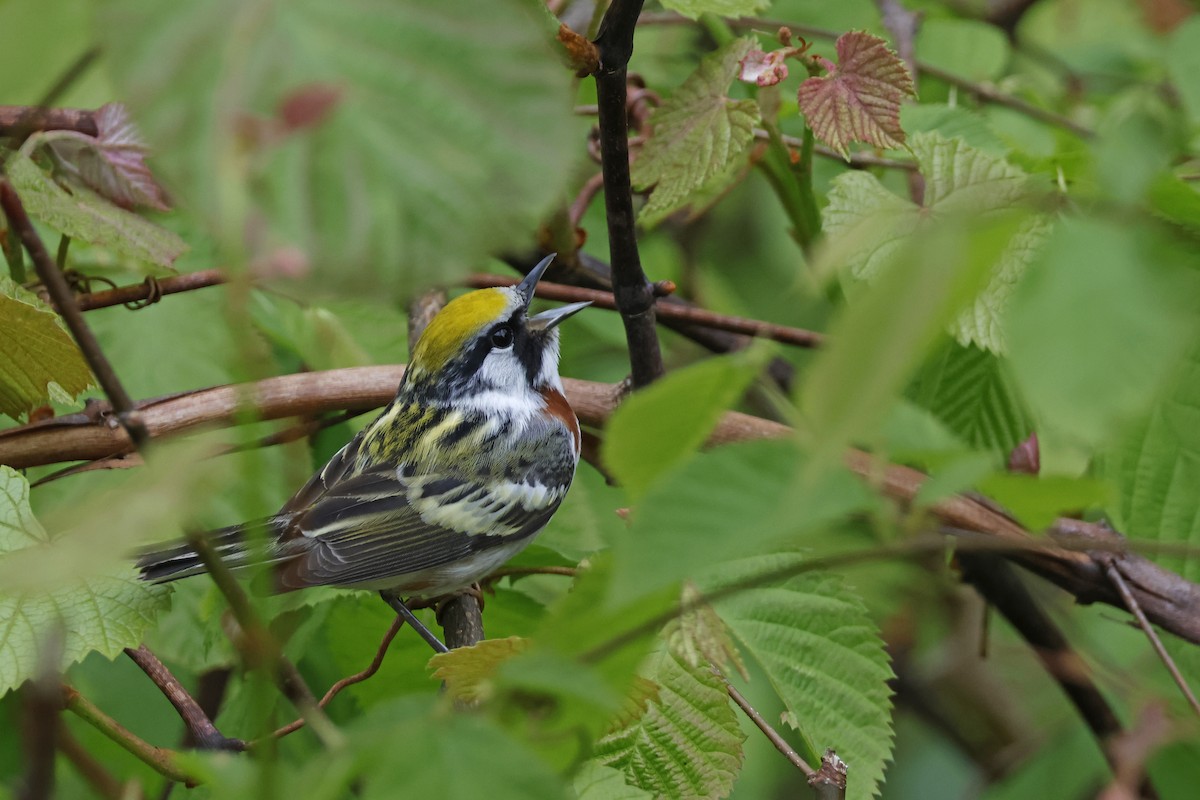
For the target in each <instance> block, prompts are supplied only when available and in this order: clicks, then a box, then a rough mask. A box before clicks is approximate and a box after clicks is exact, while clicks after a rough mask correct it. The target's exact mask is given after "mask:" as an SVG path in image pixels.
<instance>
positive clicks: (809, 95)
mask: <svg viewBox="0 0 1200 800" xmlns="http://www.w3.org/2000/svg"><path fill="white" fill-rule="evenodd" d="M837 59H838V62H837V64H832V63H830V62H829V61H827V60H825V59H823V58H819V59H818V60H819V61H820V62H822V63H823V64H824V66H825V68H826V69H827V70H828V71H829V74H828V75H824V76H821V77H812V78H809V79H808V80H806V81H805V82H804V83H802V84H800V92H799V95H798V96H797V100H798V102H799V104H800V111H801V112H802V113H803V114H804V118H805V121H806V122H807V123H808V126H809V127H810V128H812V131H813V134H815V135H816V137H817V138H818V139H820V140H821V141H823V142H825V143H826V144H828V145H829V146H830V147H832V148H833V149H834V150H837V151H838V152H839V153H841V154H842V157H844V158H849V155H850V150H849V144H850V142H866V143H868V144H873V145H875V146H876V147H902V146H903V145H904V129H903V128H901V127H900V104H901V103H902V102H904V100H905V99H906V98H909V97H915V96H916V90H915V89H914V88H913V79H912V76H911V75H909V74H908V68H907V67H906V66H904V62H903V61H901V60H900V57H899V56H898V55H896V54H895V53H894V52H892V51H891V50H890V49H889V48H888V45H887V42H886V41H885V40H883V39H881V38H879V37H878V36H874V35H872V34H869V33H866V32H864V31H850V32H849V33H844V34H842V35H841V36H839V37H838V40H837Z"/></svg>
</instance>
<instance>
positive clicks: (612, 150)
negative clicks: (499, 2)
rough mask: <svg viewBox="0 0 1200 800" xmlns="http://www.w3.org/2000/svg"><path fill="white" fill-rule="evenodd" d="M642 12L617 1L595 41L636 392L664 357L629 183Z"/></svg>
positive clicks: (608, 204) (612, 238) (621, 299)
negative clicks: (636, 40)
mask: <svg viewBox="0 0 1200 800" xmlns="http://www.w3.org/2000/svg"><path fill="white" fill-rule="evenodd" d="M641 11H642V0H613V4H612V5H611V6H609V9H608V12H607V13H606V14H605V15H604V21H603V22H602V23H601V24H600V33H599V34H598V35H597V36H596V40H595V44H596V47H597V49H598V50H599V52H600V69H599V70H598V71H597V72H596V75H595V77H596V99H597V105H598V106H599V111H600V157H601V161H602V164H601V166H602V169H603V171H604V208H605V216H606V218H607V221H608V249H609V257H610V259H611V260H612V264H613V294H614V295H615V297H616V301H617V308H618V309H619V310H620V312H621V320H622V322H624V323H625V337H626V339H627V340H628V342H629V363H630V366H631V368H632V370H633V384H634V386H645V385H646V384H648V383H650V382H651V381H653V380H654V379H656V378H657V377H659V376H660V375H662V373H663V361H662V352H661V351H660V350H659V345H658V333H657V331H656V330H655V328H654V292H653V289H652V288H651V285H650V282H649V281H648V280H646V274H645V273H644V272H643V271H642V262H641V257H640V256H639V255H638V246H637V232H636V230H635V229H634V215H633V189H632V187H631V185H630V182H629V133H628V130H629V125H628V121H627V119H626V107H625V99H626V97H625V94H626V80H627V78H628V66H629V58H630V56H632V55H633V32H634V30H636V28H637V19H638V15H639V14H640V13H641Z"/></svg>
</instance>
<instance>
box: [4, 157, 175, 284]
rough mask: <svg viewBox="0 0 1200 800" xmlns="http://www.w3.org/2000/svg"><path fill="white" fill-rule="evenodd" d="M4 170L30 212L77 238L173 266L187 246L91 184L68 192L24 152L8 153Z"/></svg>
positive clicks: (138, 258)
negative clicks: (95, 189)
mask: <svg viewBox="0 0 1200 800" xmlns="http://www.w3.org/2000/svg"><path fill="white" fill-rule="evenodd" d="M5 172H6V173H7V174H8V179H9V181H11V182H12V185H13V188H14V189H16V190H17V194H19V195H20V196H21V202H22V203H24V205H25V210H26V211H28V212H29V216H30V217H31V218H32V219H33V220H35V221H36V222H43V223H45V224H46V225H48V226H50V227H51V228H53V229H54V230H56V231H58V232H59V233H62V234H65V235H67V236H70V237H71V238H72V239H79V240H80V241H83V242H87V243H89V244H94V245H99V246H101V247H105V248H107V249H109V250H112V251H113V252H114V253H117V254H118V255H122V256H126V257H128V258H132V259H135V260H137V261H141V262H145V263H147V264H153V265H155V266H158V267H169V266H171V265H172V264H173V263H175V259H177V258H179V256H180V255H182V254H183V252H184V251H185V250H187V244H185V243H184V241H183V240H182V239H180V238H179V236H178V235H176V234H175V233H173V232H171V231H169V230H167V229H166V228H161V227H159V226H158V225H155V224H154V223H153V222H150V221H148V220H146V219H143V218H142V217H139V216H138V215H137V214H134V213H133V212H132V211H126V210H125V209H123V208H121V207H120V206H118V205H115V204H113V203H111V202H110V201H108V200H105V199H104V198H103V197H101V196H100V195H98V194H96V193H95V192H93V191H92V190H91V189H88V188H86V187H84V186H72V187H71V191H70V192H68V191H67V190H66V189H64V188H63V187H62V186H60V185H59V184H57V183H56V182H55V181H53V180H52V179H51V178H50V176H48V175H47V174H46V173H44V172H42V170H41V169H40V168H39V167H38V165H37V164H35V163H33V161H31V160H30V159H29V158H28V157H26V156H25V155H23V154H21V153H14V154H13V155H12V156H11V157H10V158H9V160H8V163H7V164H6V165H5Z"/></svg>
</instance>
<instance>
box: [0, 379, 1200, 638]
mask: <svg viewBox="0 0 1200 800" xmlns="http://www.w3.org/2000/svg"><path fill="white" fill-rule="evenodd" d="M402 374H403V367H397V366H387V367H355V368H351V369H340V370H330V371H328V372H311V373H302V374H298V375H285V376H281V377H276V378H268V379H266V380H263V381H259V382H257V383H254V384H250V385H246V386H224V387H217V388H212V389H204V390H201V391H197V392H189V393H185V394H180V395H177V396H175V397H171V398H166V399H161V400H156V401H150V402H147V403H142V404H140V405H139V406H138V408H139V412H140V414H141V416H142V419H143V421H144V422H145V424H146V428H147V430H148V431H149V433H150V435H151V436H152V437H157V436H165V435H173V434H174V435H177V434H181V433H185V432H188V431H195V430H196V429H198V428H200V427H202V426H211V425H213V424H224V425H229V424H234V423H237V422H244V421H245V420H247V419H248V418H250V417H251V415H250V414H247V413H246V412H253V416H255V417H257V418H258V419H279V418H281V417H287V416H296V415H311V414H315V413H320V412H329V411H337V410H344V409H348V408H354V409H360V410H367V409H371V408H379V407H381V406H383V405H385V404H386V403H387V402H389V401H390V400H391V399H392V397H393V396H394V395H395V392H396V386H397V385H398V384H399V381H400V376H401V375H402ZM563 383H564V386H565V389H566V394H567V399H568V400H569V401H570V403H571V405H572V406H573V407H574V409H575V412H576V413H577V414H578V415H579V418H580V420H581V421H582V422H583V423H584V424H585V425H589V426H592V427H603V426H604V424H605V422H606V421H607V419H608V417H609V416H610V415H611V414H612V411H613V409H614V408H615V407H616V405H617V401H618V398H619V396H620V390H619V387H618V386H615V385H613V384H607V383H596V382H593V381H580V380H571V379H564V381H563ZM98 410H99V411H102V408H101V409H98ZM790 435H791V429H790V428H788V427H787V426H785V425H781V424H780V423H777V422H771V421H769V420H765V419H761V418H759V417H752V416H749V415H747V414H739V413H735V412H730V413H727V414H726V415H725V416H724V417H723V418H722V419H721V422H720V423H719V424H718V425H717V427H716V429H715V430H714V431H713V434H712V436H711V437H710V440H709V443H710V444H711V445H719V444H725V443H729V442H737V441H745V440H748V439H763V438H782V437H786V436H790ZM132 449H133V448H132V444H131V442H130V441H129V437H128V436H127V435H126V434H125V432H124V431H123V430H121V429H120V428H114V427H112V426H110V425H107V424H105V422H104V419H103V415H102V413H92V414H74V415H71V416H69V417H61V418H58V419H54V420H48V421H46V422H41V423H34V424H32V425H24V426H21V427H17V428H10V429H8V430H4V431H0V464H9V465H10V466H13V467H16V468H22V467H29V466H34V465H38V464H47V463H53V462H56V461H76V460H82V459H94V458H103V457H105V456H110V455H116V454H119V453H127V452H130V451H131V450H132ZM846 464H847V466H848V467H849V468H850V469H851V470H852V471H853V472H855V473H856V474H858V475H861V476H863V477H864V478H866V479H867V480H869V481H870V482H871V485H872V486H874V487H876V488H877V489H878V490H879V491H881V492H882V493H883V494H884V495H886V496H887V497H890V498H892V499H893V500H895V501H898V502H900V503H905V504H907V503H910V502H912V500H913V499H914V498H915V497H916V496H917V493H918V492H919V491H920V489H921V486H922V485H923V484H924V482H925V480H926V479H927V476H926V475H925V474H923V473H921V472H919V471H917V470H915V469H912V468H909V467H904V466H900V465H895V464H885V463H880V462H878V460H877V459H876V458H875V457H873V456H871V455H870V454H868V453H865V452H863V451H861V450H850V451H848V452H847V453H846ZM929 513H930V514H931V515H933V516H934V517H936V518H937V519H938V520H939V522H941V523H942V524H943V525H944V526H947V527H949V528H953V529H956V530H959V531H963V532H966V533H969V534H973V535H979V536H982V537H984V538H985V539H987V540H991V541H994V542H995V544H996V545H997V548H996V549H1002V550H1004V551H1006V552H1009V553H1011V558H1012V559H1013V560H1015V561H1017V562H1019V563H1020V564H1021V565H1022V566H1025V567H1026V568H1028V569H1031V570H1033V571H1034V572H1036V573H1038V574H1039V575H1042V576H1043V577H1045V578H1047V579H1049V580H1050V581H1051V582H1053V583H1055V584H1057V585H1058V586H1060V587H1061V588H1063V589H1066V590H1067V591H1068V592H1070V593H1071V594H1073V595H1075V597H1076V599H1077V600H1078V601H1079V602H1082V603H1095V602H1101V603H1106V604H1108V605H1112V606H1114V607H1116V608H1120V609H1122V610H1124V609H1125V603H1124V601H1123V600H1122V598H1121V596H1120V594H1119V593H1118V592H1117V591H1116V589H1115V588H1113V586H1112V583H1111V581H1109V580H1108V577H1107V575H1105V574H1104V569H1103V567H1102V565H1101V564H1100V563H1099V562H1098V561H1097V555H1099V554H1103V553H1113V552H1116V553H1120V554H1121V565H1122V566H1121V570H1122V575H1123V576H1124V578H1125V581H1126V583H1127V584H1128V586H1129V589H1130V592H1132V593H1133V595H1134V597H1136V599H1137V602H1138V604H1139V606H1140V607H1141V608H1142V610H1143V611H1144V612H1145V614H1146V617H1147V619H1149V620H1150V622H1152V623H1154V624H1155V625H1158V626H1159V627H1161V628H1163V629H1164V630H1167V631H1169V632H1171V633H1174V634H1175V635H1176V636H1179V637H1181V638H1183V639H1186V640H1187V641H1189V642H1193V643H1195V644H1200V586H1197V585H1196V584H1194V583H1191V582H1190V581H1187V580H1185V579H1184V578H1182V577H1180V576H1179V575H1177V574H1175V573H1173V572H1171V571H1169V570H1167V569H1164V568H1163V567H1160V566H1158V565H1157V564H1154V563H1153V562H1151V561H1149V560H1148V559H1146V558H1144V557H1142V556H1140V555H1137V554H1136V553H1133V552H1130V551H1129V548H1130V543H1129V542H1127V541H1126V540H1125V539H1123V538H1122V537H1121V536H1120V535H1119V534H1117V533H1115V532H1113V531H1108V530H1104V529H1102V528H1101V527H1100V526H1097V525H1093V524H1089V523H1085V522H1081V521H1079V520H1072V519H1060V520H1058V521H1057V522H1056V523H1055V525H1054V526H1053V527H1052V529H1051V536H1050V537H1049V538H1046V537H1036V538H1035V537H1033V536H1031V535H1030V533H1029V532H1028V531H1026V530H1025V529H1024V528H1023V527H1021V525H1019V524H1018V523H1017V522H1015V521H1014V520H1012V519H1011V518H1009V517H1008V516H1006V515H1005V514H1004V513H1003V512H1001V511H998V510H997V509H995V508H991V507H989V505H987V504H985V503H983V502H980V501H979V500H975V499H972V498H970V497H964V496H953V497H949V498H946V499H944V500H941V501H939V502H938V503H936V504H935V505H934V506H933V507H932V508H930V509H929Z"/></svg>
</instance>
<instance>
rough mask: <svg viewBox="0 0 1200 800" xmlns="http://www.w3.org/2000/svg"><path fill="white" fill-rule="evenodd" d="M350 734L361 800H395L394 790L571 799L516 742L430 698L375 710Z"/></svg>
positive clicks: (460, 797) (460, 799) (463, 798)
mask: <svg viewBox="0 0 1200 800" xmlns="http://www.w3.org/2000/svg"><path fill="white" fill-rule="evenodd" d="M348 733H349V735H350V737H351V747H352V748H353V749H356V750H358V751H359V752H360V753H361V754H362V756H363V760H362V761H361V762H360V763H363V764H365V765H366V766H367V768H366V769H365V770H364V771H363V774H362V780H361V788H360V792H361V793H359V792H356V793H355V794H356V796H358V797H361V798H363V800H393V799H394V798H395V797H397V792H398V791H400V793H401V794H402V795H403V796H405V797H436V798H442V799H444V800H478V798H480V797H487V798H489V799H490V800H543V798H545V799H546V800H549V799H550V798H563V800H565V799H566V798H567V797H569V793H568V791H567V788H566V786H564V785H563V782H562V780H561V779H560V778H558V777H557V776H556V775H555V774H554V773H553V772H551V771H550V768H549V767H548V766H547V765H546V764H545V763H544V762H542V760H541V759H539V758H538V757H537V755H536V754H535V753H534V752H533V751H532V750H530V749H529V748H527V747H525V746H524V745H522V744H521V743H520V742H518V741H517V740H516V739H515V738H514V737H512V736H510V735H507V734H506V733H505V732H504V731H503V730H501V729H500V728H499V727H497V726H496V725H495V724H493V723H491V722H489V721H488V720H486V719H484V718H482V717H479V716H473V715H470V714H456V713H452V712H450V711H449V709H446V708H444V707H439V706H437V705H434V704H433V703H431V702H430V699H429V698H428V697H420V698H415V697H414V698H404V699H400V700H395V701H392V702H388V703H383V704H381V705H378V706H376V707H375V708H373V709H372V710H371V712H370V713H369V714H368V715H367V716H365V717H363V718H362V719H361V720H359V721H357V722H356V723H355V725H354V726H353V727H352V728H351V729H349V730H348ZM467 765H469V768H464V767H466V766H467ZM401 790H402V791H401Z"/></svg>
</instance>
